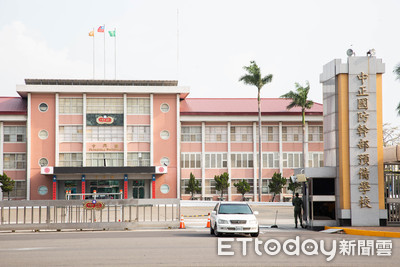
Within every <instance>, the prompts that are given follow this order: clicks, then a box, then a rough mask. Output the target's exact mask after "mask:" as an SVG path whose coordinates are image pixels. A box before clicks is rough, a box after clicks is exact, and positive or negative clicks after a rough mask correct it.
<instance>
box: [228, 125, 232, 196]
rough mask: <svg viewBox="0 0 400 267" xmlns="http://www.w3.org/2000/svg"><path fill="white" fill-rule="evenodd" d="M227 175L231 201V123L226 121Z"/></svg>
mask: <svg viewBox="0 0 400 267" xmlns="http://www.w3.org/2000/svg"><path fill="white" fill-rule="evenodd" d="M227 134H228V155H227V159H228V174H229V187H228V200H229V201H232V186H233V184H232V177H231V176H232V172H231V164H230V158H231V122H230V121H228V131H227Z"/></svg>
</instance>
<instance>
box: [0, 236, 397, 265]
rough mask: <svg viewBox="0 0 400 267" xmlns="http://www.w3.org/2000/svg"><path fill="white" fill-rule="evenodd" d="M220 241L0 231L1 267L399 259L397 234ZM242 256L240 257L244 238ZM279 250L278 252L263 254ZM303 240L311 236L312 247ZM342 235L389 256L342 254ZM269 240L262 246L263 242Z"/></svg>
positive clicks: (387, 262) (391, 262)
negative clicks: (387, 249) (384, 246)
mask: <svg viewBox="0 0 400 267" xmlns="http://www.w3.org/2000/svg"><path fill="white" fill-rule="evenodd" d="M296 237H298V240H299V243H298V246H297V244H296V243H291V244H294V245H293V246H290V244H286V248H287V250H289V252H290V251H292V252H293V251H296V247H298V248H299V254H300V255H299V256H295V255H292V256H288V255H286V254H285V252H284V251H283V247H284V246H285V244H284V242H285V241H286V240H288V239H295V238H296ZM224 238H230V239H231V240H228V241H226V240H225V241H224V240H223V239H218V238H216V237H214V236H211V235H210V234H209V230H208V229H201V228H199V229H185V230H179V229H175V230H140V231H139V230H138V231H82V232H78V231H71V232H38V233H34V232H16V233H9V232H8V233H0V266H155V265H162V266H272V265H273V266H277V265H285V266H321V265H331V266H377V265H379V266H398V262H399V261H400V253H399V252H400V239H390V238H378V237H363V236H349V235H342V234H324V233H319V232H313V231H308V230H303V229H297V230H295V229H292V228H286V229H280V228H278V229H268V228H265V229H262V230H261V234H260V236H259V237H258V241H259V242H262V243H261V245H258V246H257V247H258V248H259V250H260V253H261V256H258V255H257V254H256V252H255V247H256V244H255V241H256V239H254V238H249V237H248V236H225V237H224ZM237 238H249V239H248V240H247V241H248V242H247V243H245V244H246V246H245V247H246V256H243V239H241V240H242V241H238V239H237ZM272 239H276V240H277V241H276V242H278V243H279V244H280V245H281V246H282V249H281V250H280V252H279V253H278V254H277V255H268V254H267V251H268V253H273V252H274V249H275V252H276V251H277V249H276V248H277V247H278V245H277V244H276V243H274V242H275V241H273V242H272V241H271V240H272ZM306 239H314V240H315V241H316V242H317V243H316V244H317V247H313V245H315V244H312V243H307V244H306V242H305V240H306ZM321 240H324V242H325V244H324V248H325V249H326V250H327V251H331V250H332V242H333V241H334V240H336V242H337V244H336V248H337V249H336V253H335V255H334V256H333V259H332V260H331V261H330V262H327V261H326V259H327V258H328V256H325V255H324V254H323V253H322V252H321V243H320V241H321ZM341 240H345V241H352V240H355V241H356V243H357V240H361V241H363V240H373V242H374V245H375V244H376V243H377V242H378V241H380V240H385V241H389V242H392V245H393V248H392V250H391V251H392V256H377V255H376V250H374V251H375V253H374V255H372V256H357V254H358V251H357V247H355V250H354V251H355V256H351V255H347V256H344V255H341V254H340V253H339V250H340V248H339V242H340V241H341ZM218 242H220V243H221V244H222V245H225V246H229V245H231V246H232V247H231V248H221V252H223V253H229V252H233V253H235V255H233V256H222V255H220V256H218ZM268 242H270V244H268V246H267V250H265V248H264V244H265V243H268ZM303 244H304V251H316V252H317V253H318V255H311V256H308V255H305V253H304V251H303V249H302V248H301V246H302V245H303Z"/></svg>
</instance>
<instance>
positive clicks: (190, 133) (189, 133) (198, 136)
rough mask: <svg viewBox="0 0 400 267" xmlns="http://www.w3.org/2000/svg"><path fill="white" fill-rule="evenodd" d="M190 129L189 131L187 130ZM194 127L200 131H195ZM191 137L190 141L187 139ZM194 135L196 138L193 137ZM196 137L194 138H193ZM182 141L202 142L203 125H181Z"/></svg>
mask: <svg viewBox="0 0 400 267" xmlns="http://www.w3.org/2000/svg"><path fill="white" fill-rule="evenodd" d="M185 129H188V131H187V132H185V131H186V130H185ZM194 129H198V130H199V131H198V132H195V131H194ZM185 137H189V138H188V139H189V141H188V140H185V139H187V138H185ZM193 137H194V138H193ZM193 139H194V140H193ZM181 142H183V143H201V126H181Z"/></svg>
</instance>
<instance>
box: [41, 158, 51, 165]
mask: <svg viewBox="0 0 400 267" xmlns="http://www.w3.org/2000/svg"><path fill="white" fill-rule="evenodd" d="M47 165H49V161H48V160H47V159H46V158H41V159H39V166H40V167H46V166H47Z"/></svg>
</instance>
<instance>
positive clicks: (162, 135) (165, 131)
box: [160, 130, 169, 140]
mask: <svg viewBox="0 0 400 267" xmlns="http://www.w3.org/2000/svg"><path fill="white" fill-rule="evenodd" d="M160 136H161V139H164V140H167V139H168V138H169V132H168V131H167V130H164V131H161V134H160Z"/></svg>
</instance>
